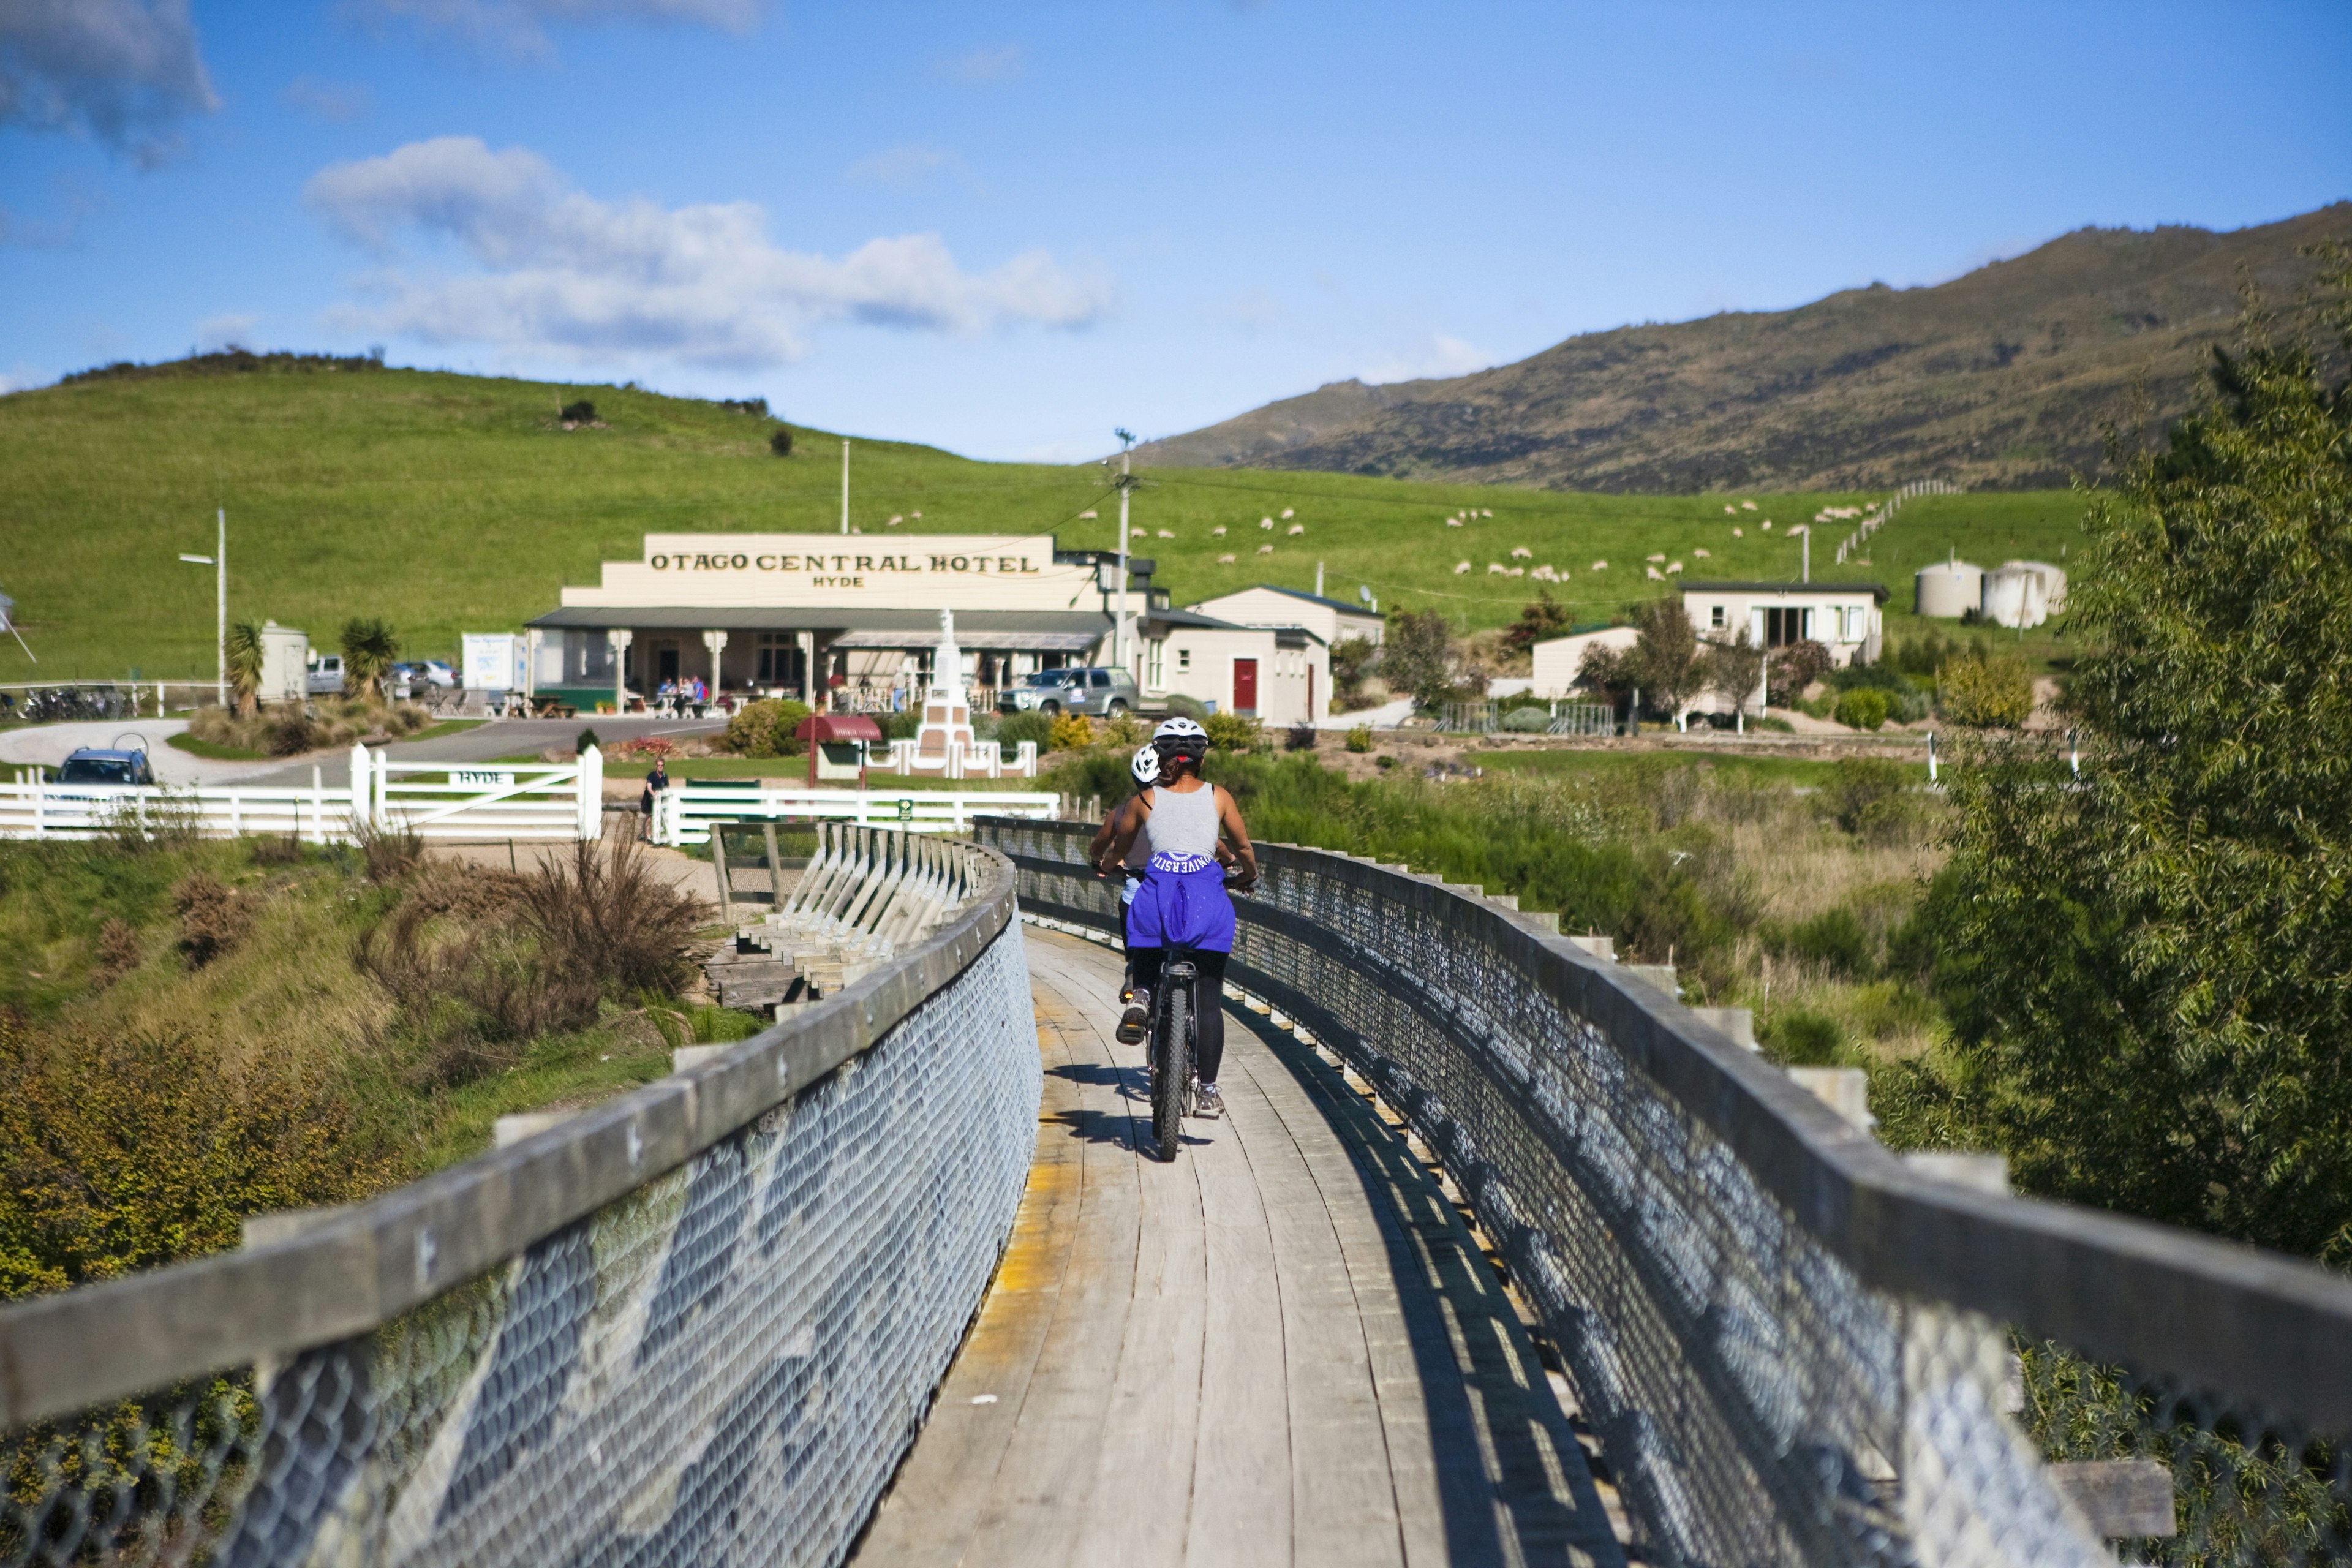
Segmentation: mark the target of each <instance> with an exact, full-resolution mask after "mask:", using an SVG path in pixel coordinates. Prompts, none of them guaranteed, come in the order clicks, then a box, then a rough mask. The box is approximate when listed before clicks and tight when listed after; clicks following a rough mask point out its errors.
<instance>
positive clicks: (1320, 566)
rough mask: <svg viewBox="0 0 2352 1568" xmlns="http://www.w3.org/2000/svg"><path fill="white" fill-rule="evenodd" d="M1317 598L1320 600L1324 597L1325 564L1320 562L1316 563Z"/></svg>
mask: <svg viewBox="0 0 2352 1568" xmlns="http://www.w3.org/2000/svg"><path fill="white" fill-rule="evenodd" d="M1315 596H1316V597H1317V598H1318V599H1319V598H1321V597H1322V596H1323V563H1321V562H1320V561H1318V562H1317V563H1315Z"/></svg>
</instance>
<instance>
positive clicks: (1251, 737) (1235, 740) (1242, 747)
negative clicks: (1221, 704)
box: [1201, 713, 1265, 752]
mask: <svg viewBox="0 0 2352 1568" xmlns="http://www.w3.org/2000/svg"><path fill="white" fill-rule="evenodd" d="M1201 728H1202V729H1203V730H1206V731H1208V732H1209V744H1210V745H1212V746H1213V747H1215V748H1216V749H1217V750H1218V751H1221V752H1255V751H1256V750H1257V749H1258V742H1259V741H1260V740H1261V739H1262V738H1263V737H1264V736H1265V726H1264V725H1262V724H1260V723H1259V722H1258V721H1256V720H1255V719H1244V718H1243V717H1242V716H1241V715H1240V714H1238V713H1212V714H1210V715H1209V716H1208V717H1207V718H1206V719H1204V720H1202V721H1201Z"/></svg>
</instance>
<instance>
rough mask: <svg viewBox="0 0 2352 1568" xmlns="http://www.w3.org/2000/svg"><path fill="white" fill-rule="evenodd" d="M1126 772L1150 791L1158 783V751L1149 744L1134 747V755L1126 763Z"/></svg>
mask: <svg viewBox="0 0 2352 1568" xmlns="http://www.w3.org/2000/svg"><path fill="white" fill-rule="evenodd" d="M1127 771H1128V772H1129V773H1133V774H1134V775H1135V782H1136V783H1137V784H1140V785H1141V786H1142V787H1144V788H1145V789H1150V787H1151V786H1152V785H1153V784H1158V783H1159V782H1160V752H1159V751H1158V750H1157V749H1156V748H1154V747H1152V746H1150V745H1149V744H1145V745H1141V746H1138V747H1136V748H1135V755H1133V756H1132V757H1129V759H1128V761H1127Z"/></svg>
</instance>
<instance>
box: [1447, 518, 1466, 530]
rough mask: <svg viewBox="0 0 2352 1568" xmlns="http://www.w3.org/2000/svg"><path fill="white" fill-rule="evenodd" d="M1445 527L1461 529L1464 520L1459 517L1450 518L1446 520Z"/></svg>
mask: <svg viewBox="0 0 2352 1568" xmlns="http://www.w3.org/2000/svg"><path fill="white" fill-rule="evenodd" d="M1445 526H1446V527H1448V528H1459V527H1461V526H1462V520H1461V519H1460V518H1458V517H1449V518H1447V519H1446V520H1445Z"/></svg>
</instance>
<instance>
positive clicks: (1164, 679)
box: [1143, 637, 1168, 691]
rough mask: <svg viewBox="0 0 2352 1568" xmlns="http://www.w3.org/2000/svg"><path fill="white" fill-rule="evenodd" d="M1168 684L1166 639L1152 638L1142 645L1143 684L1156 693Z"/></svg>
mask: <svg viewBox="0 0 2352 1568" xmlns="http://www.w3.org/2000/svg"><path fill="white" fill-rule="evenodd" d="M1167 683H1168V639H1167V638H1166V637H1154V638H1152V639H1151V640H1150V642H1148V643H1145V644H1144V645H1143V684H1144V685H1146V686H1148V687H1150V688H1151V689H1153V690H1155V691H1157V690H1158V689H1160V687H1162V686H1165V685H1166V684H1167Z"/></svg>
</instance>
